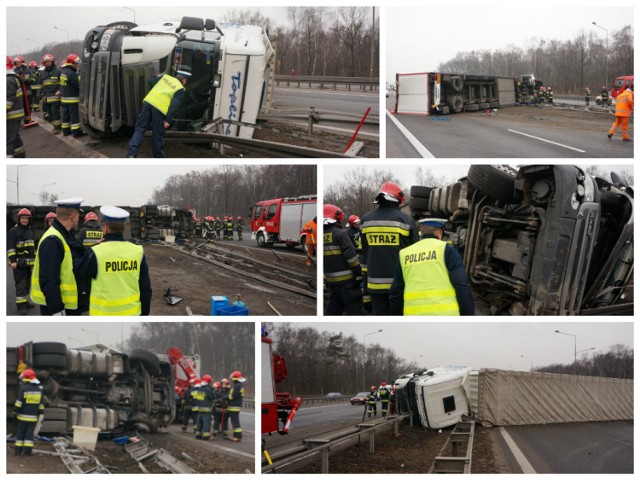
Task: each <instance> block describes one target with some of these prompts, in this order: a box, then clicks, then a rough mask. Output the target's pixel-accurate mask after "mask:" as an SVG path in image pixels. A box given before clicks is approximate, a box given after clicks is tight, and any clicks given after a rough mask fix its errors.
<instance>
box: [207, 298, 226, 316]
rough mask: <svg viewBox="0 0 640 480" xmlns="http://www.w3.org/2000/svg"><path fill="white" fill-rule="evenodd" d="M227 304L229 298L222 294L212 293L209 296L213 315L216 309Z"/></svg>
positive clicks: (215, 313) (216, 313)
mask: <svg viewBox="0 0 640 480" xmlns="http://www.w3.org/2000/svg"><path fill="white" fill-rule="evenodd" d="M227 305H229V300H228V299H227V297H225V296H224V295H214V296H212V297H211V315H213V316H214V317H215V316H216V315H219V314H218V310H219V309H220V308H222V307H226V306H227Z"/></svg>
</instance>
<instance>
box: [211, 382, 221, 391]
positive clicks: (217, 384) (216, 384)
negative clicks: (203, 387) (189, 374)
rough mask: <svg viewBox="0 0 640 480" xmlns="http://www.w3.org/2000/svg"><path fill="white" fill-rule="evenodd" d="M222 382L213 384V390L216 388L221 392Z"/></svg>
mask: <svg viewBox="0 0 640 480" xmlns="http://www.w3.org/2000/svg"><path fill="white" fill-rule="evenodd" d="M220 387H221V385H220V382H213V388H215V389H216V390H220Z"/></svg>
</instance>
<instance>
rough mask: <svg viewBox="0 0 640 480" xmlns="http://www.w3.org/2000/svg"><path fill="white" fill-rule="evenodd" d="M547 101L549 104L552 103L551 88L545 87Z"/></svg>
mask: <svg viewBox="0 0 640 480" xmlns="http://www.w3.org/2000/svg"><path fill="white" fill-rule="evenodd" d="M547 101H548V102H549V105H553V88H551V87H547Z"/></svg>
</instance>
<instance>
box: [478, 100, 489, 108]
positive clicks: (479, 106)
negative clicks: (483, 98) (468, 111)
mask: <svg viewBox="0 0 640 480" xmlns="http://www.w3.org/2000/svg"><path fill="white" fill-rule="evenodd" d="M490 107H491V105H490V104H489V102H485V103H480V104H478V108H480V110H487V109H488V108H490Z"/></svg>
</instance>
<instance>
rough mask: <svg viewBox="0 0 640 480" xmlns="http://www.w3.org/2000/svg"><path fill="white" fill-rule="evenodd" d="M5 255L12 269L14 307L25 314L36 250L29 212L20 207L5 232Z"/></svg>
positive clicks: (27, 306)
mask: <svg viewBox="0 0 640 480" xmlns="http://www.w3.org/2000/svg"><path fill="white" fill-rule="evenodd" d="M7 257H8V258H9V265H10V266H11V269H12V270H13V280H14V282H15V286H16V307H17V308H18V313H19V314H20V315H26V314H27V309H28V308H29V307H31V306H32V305H30V304H29V290H30V288H31V270H32V269H33V262H34V261H35V257H36V251H35V244H34V242H33V231H32V230H31V212H30V211H29V210H28V209H26V208H22V209H20V211H19V212H18V223H16V225H15V226H14V227H12V228H11V230H9V231H8V232H7Z"/></svg>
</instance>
